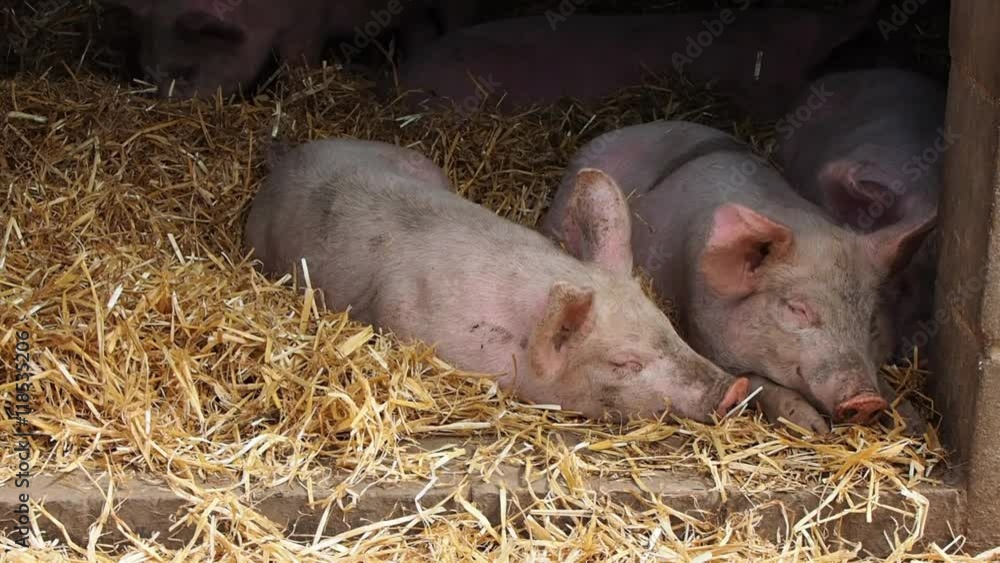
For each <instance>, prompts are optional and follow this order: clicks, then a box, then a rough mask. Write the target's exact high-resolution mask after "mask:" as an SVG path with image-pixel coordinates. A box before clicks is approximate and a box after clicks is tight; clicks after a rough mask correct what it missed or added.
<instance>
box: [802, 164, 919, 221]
mask: <svg viewBox="0 0 1000 563" xmlns="http://www.w3.org/2000/svg"><path fill="white" fill-rule="evenodd" d="M881 176H882V175H880V174H879V173H878V172H877V170H876V168H875V166H874V165H872V164H870V163H867V162H855V161H849V160H838V161H834V162H830V163H829V164H827V165H826V166H824V167H823V169H822V170H821V171H820V173H819V186H820V190H821V191H822V193H823V207H824V208H825V209H826V210H827V212H828V213H829V214H830V215H831V216H832V217H833V218H834V219H836V220H837V221H839V222H841V223H847V224H849V225H851V226H853V227H855V228H858V229H861V230H863V231H869V232H870V231H877V230H879V229H882V228H885V227H887V226H889V225H892V224H895V223H898V222H899V221H900V220H902V219H903V205H902V202H897V201H896V194H894V193H892V191H891V190H890V189H889V186H888V185H887V184H886V183H885V179H884V178H882V177H881Z"/></svg>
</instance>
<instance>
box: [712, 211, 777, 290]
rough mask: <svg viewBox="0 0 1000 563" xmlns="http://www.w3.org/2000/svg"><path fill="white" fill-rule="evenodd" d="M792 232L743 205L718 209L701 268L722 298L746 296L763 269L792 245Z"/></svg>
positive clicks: (755, 286)
mask: <svg viewBox="0 0 1000 563" xmlns="http://www.w3.org/2000/svg"><path fill="white" fill-rule="evenodd" d="M792 241H793V236H792V231H791V230H790V229H789V228H788V227H786V226H784V225H782V224H780V223H776V222H775V221H772V220H771V219H768V218H767V217H765V216H763V215H761V214H760V213H757V212H756V211H753V210H752V209H749V208H747V207H743V206H742V205H736V204H727V205H724V206H722V207H720V208H718V209H717V210H716V211H715V215H714V217H713V220H712V230H711V233H710V234H709V236H708V243H707V244H706V245H705V250H704V252H703V253H702V255H701V261H700V269H701V272H702V274H703V275H704V276H705V281H706V282H707V283H708V287H709V288H711V289H712V291H714V292H715V293H717V294H719V295H721V296H723V297H744V296H746V295H749V294H750V293H752V292H753V291H754V290H755V289H756V288H757V285H758V284H759V282H760V270H761V268H762V267H764V266H766V265H767V264H770V263H773V262H775V261H778V260H782V259H783V258H784V257H785V256H787V255H788V253H789V251H790V250H791V248H792Z"/></svg>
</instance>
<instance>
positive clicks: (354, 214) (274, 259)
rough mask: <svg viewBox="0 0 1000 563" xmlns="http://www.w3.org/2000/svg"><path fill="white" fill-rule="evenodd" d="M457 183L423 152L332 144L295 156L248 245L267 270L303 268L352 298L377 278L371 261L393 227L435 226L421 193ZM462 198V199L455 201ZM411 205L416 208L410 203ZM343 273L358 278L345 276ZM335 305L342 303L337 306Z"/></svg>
mask: <svg viewBox="0 0 1000 563" xmlns="http://www.w3.org/2000/svg"><path fill="white" fill-rule="evenodd" d="M449 191H450V184H449V183H448V179H447V177H446V176H445V175H444V173H443V171H441V170H440V169H439V168H438V167H437V166H435V165H434V163H432V162H430V161H429V160H428V159H426V158H425V157H424V156H422V155H420V154H419V153H417V152H415V151H411V150H407V149H402V148H399V147H395V146H392V145H388V144H383V143H373V142H365V141H354V140H346V139H345V140H341V139H335V140H333V139H331V140H322V141H315V142H312V143H308V144H305V145H302V146H299V147H297V148H295V149H292V150H290V151H289V152H288V153H287V154H285V155H284V156H283V157H281V159H280V160H279V161H278V162H276V164H275V165H274V167H273V169H272V171H271V174H270V176H269V177H268V178H267V180H266V181H265V182H264V185H263V187H262V188H261V190H260V192H259V193H258V194H257V196H256V197H255V198H254V201H253V204H252V206H251V210H250V213H249V216H248V218H247V223H246V230H245V244H246V246H247V247H249V248H252V249H253V250H254V257H255V258H256V259H258V260H260V261H261V263H262V266H263V269H264V271H265V272H267V273H270V274H283V273H290V272H293V271H296V270H300V260H301V259H302V258H306V259H307V262H308V265H309V268H310V274H311V278H312V280H313V282H314V283H316V282H317V281H320V282H321V283H324V284H328V285H331V286H334V287H330V288H324V289H332V290H333V291H328V293H329V294H331V295H334V296H335V297H334V298H335V299H336V296H344V297H345V298H349V297H351V296H353V295H354V294H356V293H357V292H358V290H359V288H361V287H363V281H364V280H365V279H371V277H372V276H376V275H378V268H379V262H378V260H377V259H372V257H373V256H377V254H378V250H379V248H381V246H382V245H384V244H385V243H387V242H388V241H389V240H390V238H392V234H393V232H392V231H393V229H397V230H405V229H406V228H407V226H408V225H410V226H412V225H413V224H415V223H419V222H422V221H431V220H432V219H431V218H430V217H429V215H430V214H431V213H433V206H432V205H431V204H430V203H429V202H428V201H429V200H428V197H426V196H424V197H421V194H427V193H429V194H431V195H432V196H433V194H435V193H438V192H440V193H443V194H448V195H450V194H449ZM454 197H457V196H454ZM411 200H412V201H413V202H416V203H415V204H412V205H410V203H411ZM344 268H347V269H349V270H350V271H351V272H352V273H353V275H354V277H353V278H352V277H350V276H343V275H338V273H339V272H341V271H343V269H344ZM334 304H336V302H335V303H334Z"/></svg>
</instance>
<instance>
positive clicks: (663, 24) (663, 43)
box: [399, 0, 877, 117]
mask: <svg viewBox="0 0 1000 563" xmlns="http://www.w3.org/2000/svg"><path fill="white" fill-rule="evenodd" d="M748 4H749V3H748V2H743V3H742V4H740V5H739V6H738V7H737V8H735V9H728V8H727V9H724V10H722V11H720V12H718V13H710V12H699V13H683V14H643V15H615V16H596V15H585V14H572V15H570V16H569V17H563V16H560V15H558V14H555V12H549V13H548V14H547V15H539V16H529V17H522V18H515V19H509V20H502V21H494V22H490V23H485V24H481V25H478V26H473V27H468V28H465V29H462V30H459V31H457V32H454V33H449V34H448V35H446V36H444V37H442V38H441V39H439V40H437V41H435V42H434V43H432V44H430V45H428V46H427V48H426V49H424V50H422V51H420V52H418V53H416V54H415V56H413V57H410V58H409V59H408V60H406V61H404V62H403V64H402V65H401V67H400V73H399V86H400V90H403V91H408V90H413V89H416V90H423V91H424V92H426V94H420V93H416V94H413V95H412V97H411V100H412V101H414V102H418V101H421V100H423V99H425V98H427V95H430V96H432V97H439V98H447V99H450V100H452V101H453V102H456V103H459V104H465V103H466V101H467V100H473V101H474V100H478V99H481V97H482V96H481V93H480V92H481V90H485V91H486V92H487V93H489V94H491V95H493V96H495V97H496V98H500V96H502V95H505V96H506V98H505V99H504V104H505V106H504V107H506V108H515V107H517V106H523V105H528V104H533V103H552V102H555V101H557V100H558V99H560V98H563V97H572V98H576V99H579V100H583V101H586V100H595V99H598V98H601V97H603V96H606V95H608V94H611V93H612V92H614V91H615V90H617V89H620V88H623V87H626V86H631V85H638V84H640V83H641V82H642V79H643V75H644V74H645V73H646V71H647V70H649V71H654V72H664V71H670V70H674V71H683V72H684V73H686V74H687V75H688V76H689V77H691V78H692V79H694V80H695V81H697V82H702V83H707V82H715V83H716V84H717V87H718V89H719V91H721V92H722V93H723V94H726V95H729V96H731V97H732V98H733V99H734V101H735V102H736V103H737V104H738V105H740V106H741V107H743V108H744V109H747V110H749V111H751V112H752V113H754V114H755V115H759V116H763V117H774V116H777V114H778V113H779V112H781V111H783V110H784V109H785V108H786V107H787V104H788V102H789V101H790V100H791V99H792V98H793V97H794V96H796V95H797V94H798V92H799V91H800V90H801V88H802V86H803V85H804V84H805V83H806V81H807V73H808V72H809V71H810V69H812V68H814V67H815V66H816V65H818V64H820V63H822V62H823V61H824V59H825V58H826V57H827V56H828V55H829V54H830V53H831V51H832V50H833V49H834V48H835V47H837V46H838V45H840V44H842V43H844V42H846V41H848V40H849V39H851V37H852V36H853V35H855V34H856V33H857V32H858V31H859V30H860V29H861V28H862V27H863V26H864V25H865V24H866V23H867V21H868V20H869V14H870V13H871V11H872V10H873V9H874V7H875V5H877V0H858V1H855V2H854V3H852V4H851V5H850V6H849V8H848V9H847V10H845V11H844V12H842V13H836V14H822V13H818V12H813V11H808V10H790V9H789V10H785V9H776V10H748V9H747V5H748ZM470 78H471V79H474V80H475V81H477V82H479V85H478V86H477V85H476V84H474V82H473V81H472V80H470Z"/></svg>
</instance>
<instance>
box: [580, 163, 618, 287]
mask: <svg viewBox="0 0 1000 563" xmlns="http://www.w3.org/2000/svg"><path fill="white" fill-rule="evenodd" d="M563 238H564V240H565V242H566V248H567V250H569V252H570V254H572V255H573V256H576V257H577V258H579V259H581V260H587V261H590V262H594V263H596V264H600V265H601V266H603V267H605V268H607V269H609V270H611V271H613V272H617V273H620V274H623V275H629V274H631V273H632V246H631V244H632V242H631V241H632V221H631V219H630V217H629V209H628V203H626V201H625V195H624V194H623V193H622V191H621V189H620V188H619V187H618V184H616V183H615V181H614V180H613V179H611V177H610V176H608V175H607V174H605V173H604V172H602V171H600V170H596V169H593V168H584V169H583V170H580V172H579V173H577V175H576V184H575V185H574V186H573V193H572V195H570V199H569V203H568V210H567V212H566V218H565V219H564V220H563Z"/></svg>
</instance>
